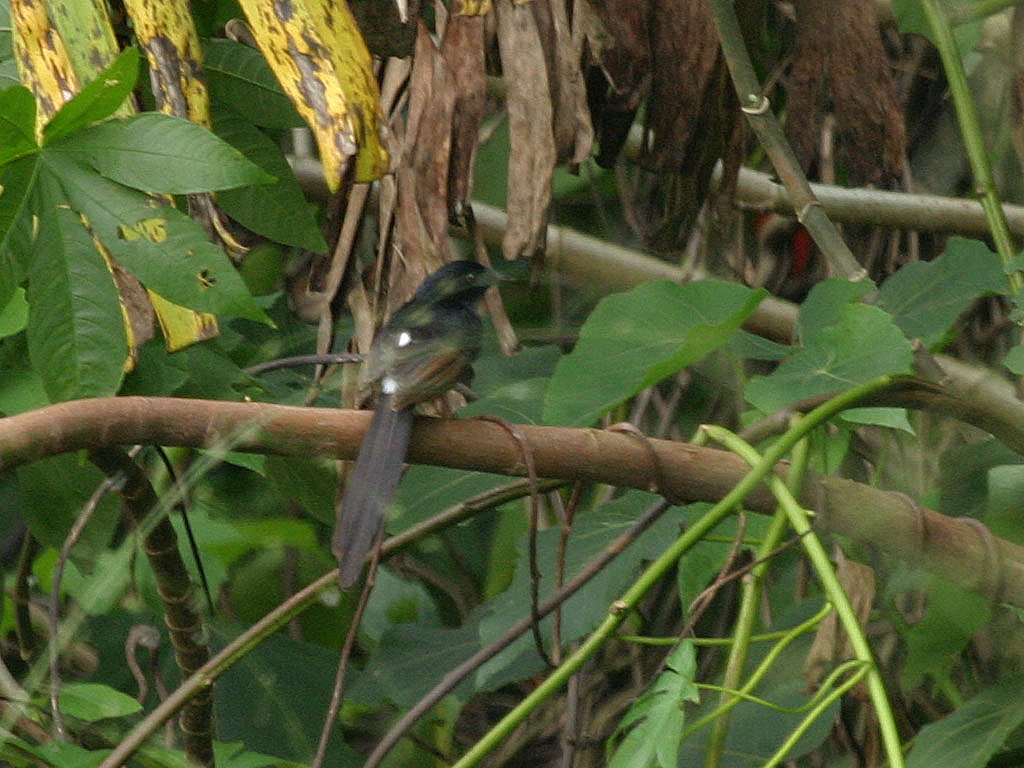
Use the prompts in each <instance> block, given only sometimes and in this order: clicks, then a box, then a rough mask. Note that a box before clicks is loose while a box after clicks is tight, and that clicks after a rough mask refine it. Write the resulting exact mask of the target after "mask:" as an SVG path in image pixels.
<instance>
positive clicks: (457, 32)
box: [441, 14, 487, 221]
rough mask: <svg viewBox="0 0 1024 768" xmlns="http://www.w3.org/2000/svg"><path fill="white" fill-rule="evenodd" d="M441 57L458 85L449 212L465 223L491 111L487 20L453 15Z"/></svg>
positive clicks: (456, 87)
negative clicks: (481, 137) (486, 119)
mask: <svg viewBox="0 0 1024 768" xmlns="http://www.w3.org/2000/svg"><path fill="white" fill-rule="evenodd" d="M441 56H442V57H443V58H444V60H445V62H446V63H447V65H448V67H449V68H450V69H451V72H452V76H453V80H454V86H455V103H454V113H453V116H452V141H451V163H450V167H449V171H448V209H449V212H450V213H451V215H452V217H453V218H454V219H455V220H457V221H461V220H462V219H463V218H464V215H465V211H466V210H467V208H468V206H469V198H470V195H471V194H472V191H473V164H474V162H475V160H476V148H477V143H478V140H479V139H478V136H479V132H480V123H481V122H482V120H483V117H484V111H485V110H486V108H487V76H486V70H485V66H484V19H483V17H482V16H465V15H462V14H457V15H454V16H452V17H451V18H450V19H449V21H448V25H447V27H445V31H444V40H442V42H441Z"/></svg>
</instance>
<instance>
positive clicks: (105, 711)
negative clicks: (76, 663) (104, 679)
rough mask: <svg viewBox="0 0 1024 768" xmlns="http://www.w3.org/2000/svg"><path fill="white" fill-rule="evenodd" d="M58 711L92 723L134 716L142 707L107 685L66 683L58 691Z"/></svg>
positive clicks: (129, 697)
mask: <svg viewBox="0 0 1024 768" xmlns="http://www.w3.org/2000/svg"><path fill="white" fill-rule="evenodd" d="M60 709H61V711H62V712H63V713H64V714H66V715H70V716H71V717H77V718H78V719H79V720H85V721H86V722H89V723H94V722H96V721H97V720H104V719H106V718H108V717H124V716H125V715H134V714H135V713H136V712H140V711H141V710H142V705H141V704H139V702H137V701H136V700H135V699H133V698H132V697H131V696H129V695H128V694H126V693H121V691H118V690H116V689H114V688H111V687H110V686H107V685H100V684H99V683H66V684H64V685H62V686H61V689H60Z"/></svg>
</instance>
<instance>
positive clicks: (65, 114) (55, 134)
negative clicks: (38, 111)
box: [43, 48, 139, 143]
mask: <svg viewBox="0 0 1024 768" xmlns="http://www.w3.org/2000/svg"><path fill="white" fill-rule="evenodd" d="M138 77H139V52H138V50H136V49H135V48H128V49H126V50H125V51H124V52H123V53H122V54H121V55H120V56H118V57H117V59H116V60H115V61H114V63H113V64H111V65H110V67H108V68H107V69H106V70H104V72H103V73H102V74H101V75H100V76H99V77H97V78H96V79H94V80H93V81H92V82H91V83H89V84H88V85H87V86H85V88H83V89H82V90H81V91H79V92H78V93H77V94H76V95H75V97H74V98H72V99H71V101H69V102H68V103H67V104H65V105H64V106H63V107H61V108H60V111H59V112H57V114H56V115H54V116H53V119H52V120H50V122H49V123H47V124H46V127H45V128H44V129H43V140H44V143H52V142H54V141H56V140H57V139H60V138H62V137H64V136H69V135H71V134H73V133H74V132H75V131H78V130H80V129H82V128H84V127H85V126H87V125H90V124H91V123H95V122H99V121H100V120H104V119H106V118H108V117H110V116H111V115H112V114H114V113H115V112H116V111H117V110H118V108H119V107H120V106H121V105H122V104H123V103H124V100H125V99H127V98H128V96H129V95H130V94H131V92H132V89H133V88H134V87H135V81H136V80H137V79H138Z"/></svg>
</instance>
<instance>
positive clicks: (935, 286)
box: [874, 237, 1006, 348]
mask: <svg viewBox="0 0 1024 768" xmlns="http://www.w3.org/2000/svg"><path fill="white" fill-rule="evenodd" d="M1005 290H1006V278H1005V277H1004V276H1003V273H1002V269H1001V268H1000V266H999V259H998V258H997V257H996V255H995V254H994V253H992V252H991V251H989V249H988V248H986V247H985V245H984V243H982V242H980V241H978V240H967V239H965V238H962V237H953V238H950V240H949V242H948V243H947V244H946V250H945V252H944V253H943V254H942V255H941V256H939V257H938V258H937V259H935V260H934V261H928V262H924V261H918V262H914V263H911V264H905V265H903V266H902V267H900V268H899V270H897V272H896V273H895V274H894V275H893V276H892V277H890V278H889V279H888V280H886V281H885V283H884V284H883V285H882V288H881V290H879V292H878V296H877V297H876V299H875V302H874V303H875V304H876V305H878V306H879V307H881V308H882V309H884V310H885V311H886V312H888V313H889V314H891V315H892V316H893V320H894V321H895V322H896V325H898V326H899V327H900V328H901V329H903V332H904V333H905V334H906V335H907V336H908V337H909V338H911V339H915V338H920V339H921V340H923V341H924V343H925V344H927V345H928V346H929V347H932V348H934V347H935V346H936V345H937V344H938V343H939V342H941V341H942V340H943V339H944V338H945V336H946V335H947V333H948V332H949V329H950V327H951V326H952V325H953V323H954V322H956V319H957V318H958V317H959V316H960V315H961V314H962V313H963V312H964V310H966V309H967V308H968V307H969V306H970V305H971V302H973V301H974V300H975V299H976V298H978V297H979V296H984V295H986V294H991V293H1000V292H1003V291H1005Z"/></svg>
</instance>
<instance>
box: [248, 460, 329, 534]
mask: <svg viewBox="0 0 1024 768" xmlns="http://www.w3.org/2000/svg"><path fill="white" fill-rule="evenodd" d="M331 464H333V462H328V461H326V460H317V459H302V458H297V457H292V456H267V457H266V461H265V462H264V465H263V469H264V473H265V474H266V477H267V480H269V481H270V483H271V484H272V485H273V486H274V487H275V488H277V490H279V491H280V492H281V494H282V495H284V496H286V497H287V498H289V499H294V500H295V501H297V502H298V503H299V504H300V505H301V506H302V507H303V509H305V510H306V511H307V512H308V513H309V514H311V515H312V516H313V517H315V518H316V519H317V520H320V521H321V522H324V523H329V524H331V525H333V524H334V516H335V509H334V497H335V496H336V495H337V493H338V476H337V473H336V470H335V469H334V467H333V466H331Z"/></svg>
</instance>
